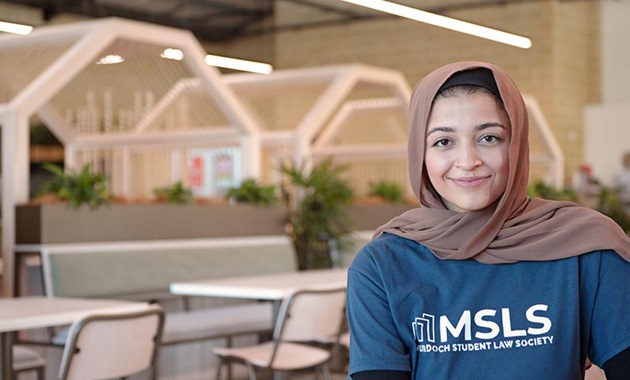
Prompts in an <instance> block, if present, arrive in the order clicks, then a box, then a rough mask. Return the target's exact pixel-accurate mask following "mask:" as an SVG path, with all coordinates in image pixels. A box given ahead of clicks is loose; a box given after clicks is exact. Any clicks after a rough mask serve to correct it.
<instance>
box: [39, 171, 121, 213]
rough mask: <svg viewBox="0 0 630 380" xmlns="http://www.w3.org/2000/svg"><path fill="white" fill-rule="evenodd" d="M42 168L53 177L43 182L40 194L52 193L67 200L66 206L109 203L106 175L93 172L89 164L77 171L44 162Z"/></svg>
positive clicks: (95, 205)
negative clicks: (66, 169)
mask: <svg viewBox="0 0 630 380" xmlns="http://www.w3.org/2000/svg"><path fill="white" fill-rule="evenodd" d="M42 168H44V169H45V170H47V171H49V172H50V173H52V174H53V178H52V179H50V180H48V181H46V182H44V183H43V184H42V188H41V190H40V193H41V194H53V195H54V196H56V197H57V198H59V199H61V200H64V201H67V202H68V207H69V208H71V209H78V208H79V207H81V205H82V204H87V205H88V206H89V207H90V208H91V209H96V208H98V207H99V206H102V205H104V204H108V203H109V198H110V195H109V193H108V191H107V177H106V176H105V175H104V174H101V173H93V172H92V171H91V166H90V164H86V165H84V166H83V168H81V170H80V171H78V172H73V171H69V170H68V171H64V170H63V168H61V167H60V166H57V165H54V164H50V163H44V164H43V165H42Z"/></svg>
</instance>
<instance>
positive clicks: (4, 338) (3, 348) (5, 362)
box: [0, 332, 13, 380]
mask: <svg viewBox="0 0 630 380" xmlns="http://www.w3.org/2000/svg"><path fill="white" fill-rule="evenodd" d="M0 352H1V354H0V355H1V357H0V375H2V376H0V378H2V379H6V380H12V379H13V332H3V333H0Z"/></svg>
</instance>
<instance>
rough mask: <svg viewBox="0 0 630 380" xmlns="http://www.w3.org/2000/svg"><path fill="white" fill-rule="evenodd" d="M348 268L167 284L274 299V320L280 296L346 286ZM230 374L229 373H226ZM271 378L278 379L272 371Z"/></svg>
mask: <svg viewBox="0 0 630 380" xmlns="http://www.w3.org/2000/svg"><path fill="white" fill-rule="evenodd" d="M347 275H348V270H347V269H346V268H343V269H319V270H308V271H298V272H284V273H276V274H265V275H257V276H244V277H228V278H217V279H211V280H200V281H186V282H174V283H172V284H171V285H170V291H171V293H173V294H179V295H185V296H206V297H226V298H246V299H254V300H266V301H273V302H274V304H275V305H274V308H273V310H274V314H273V320H274V321H275V320H276V319H277V316H278V311H279V309H280V307H279V306H280V304H281V302H282V300H283V299H285V298H286V297H287V296H289V295H290V294H291V293H293V292H294V291H296V290H298V289H317V290H326V289H336V288H339V287H345V286H346V282H347ZM228 377H231V376H228ZM273 378H274V380H276V379H280V376H279V375H278V374H274V376H273Z"/></svg>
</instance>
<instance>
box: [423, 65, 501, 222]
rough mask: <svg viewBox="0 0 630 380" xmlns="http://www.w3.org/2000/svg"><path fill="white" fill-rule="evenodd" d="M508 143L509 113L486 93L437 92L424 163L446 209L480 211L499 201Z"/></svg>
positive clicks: (473, 90) (474, 90)
mask: <svg viewBox="0 0 630 380" xmlns="http://www.w3.org/2000/svg"><path fill="white" fill-rule="evenodd" d="M488 74H489V72H488ZM490 75H491V74H490ZM509 140H510V121H509V119H508V116H507V113H506V112H505V110H504V109H502V108H501V106H500V102H499V101H498V100H497V99H496V98H495V96H494V95H493V94H492V93H491V92H490V91H488V90H486V89H484V88H482V87H470V86H468V87H464V86H456V87H449V88H447V89H443V90H442V91H440V93H438V95H437V96H436V98H435V101H434V104H433V109H432V111H431V116H430V118H429V125H428V131H427V137H426V148H425V149H426V158H425V165H426V169H427V173H428V175H429V179H430V180H431V183H432V184H433V186H434V187H435V189H436V190H437V192H438V193H440V194H441V195H442V201H443V202H444V205H445V206H446V208H448V209H449V210H453V211H472V210H481V209H484V208H486V207H487V206H489V205H491V204H493V203H494V202H495V201H496V200H497V199H499V197H500V196H501V194H503V191H504V190H505V186H506V184H507V177H508V170H509V167H508V143H509Z"/></svg>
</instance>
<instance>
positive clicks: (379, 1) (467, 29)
mask: <svg viewBox="0 0 630 380" xmlns="http://www.w3.org/2000/svg"><path fill="white" fill-rule="evenodd" d="M342 1H345V2H347V3H352V4H356V5H360V6H363V7H367V8H371V9H375V10H377V11H381V12H385V13H390V14H393V15H396V16H400V17H405V18H408V19H411V20H415V21H420V22H424V23H427V24H431V25H435V26H439V27H442V28H446V29H450V30H454V31H457V32H461V33H466V34H471V35H473V36H477V37H481V38H486V39H488V40H492V41H496V42H501V43H504V44H508V45H512V46H516V47H520V48H523V49H529V48H530V47H531V46H532V41H531V40H530V39H529V38H526V37H521V36H518V35H516V34H511V33H506V32H502V31H500V30H496V29H491V28H486V27H485V26H481V25H476V24H472V23H469V22H465V21H460V20H456V19H454V18H450V17H446V16H440V15H437V14H435V13H430V12H425V11H421V10H419V9H415V8H411V7H407V6H404V5H400V4H396V3H392V2H389V1H385V0H342Z"/></svg>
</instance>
